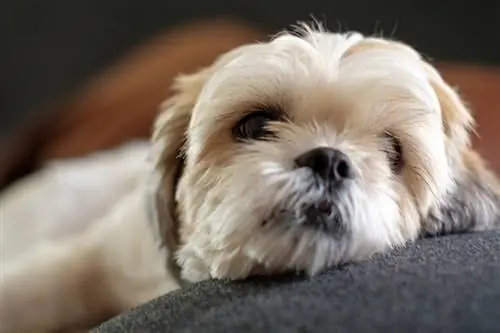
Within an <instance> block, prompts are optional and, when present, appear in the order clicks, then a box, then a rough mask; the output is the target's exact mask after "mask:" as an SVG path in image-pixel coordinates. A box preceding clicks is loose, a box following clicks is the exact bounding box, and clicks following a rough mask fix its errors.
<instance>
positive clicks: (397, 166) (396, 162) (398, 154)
mask: <svg viewBox="0 0 500 333" xmlns="http://www.w3.org/2000/svg"><path fill="white" fill-rule="evenodd" d="M385 138H386V139H387V141H388V145H387V147H388V150H387V156H388V158H389V163H390V164H391V169H392V171H393V172H394V173H396V174H399V173H400V172H401V170H402V169H403V162H404V161H403V148H402V147H401V142H400V141H399V139H398V138H396V137H395V136H394V135H393V134H391V133H385Z"/></svg>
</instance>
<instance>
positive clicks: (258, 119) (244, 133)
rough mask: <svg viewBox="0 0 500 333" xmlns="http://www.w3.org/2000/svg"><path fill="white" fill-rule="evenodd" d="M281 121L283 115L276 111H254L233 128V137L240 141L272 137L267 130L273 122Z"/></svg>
mask: <svg viewBox="0 0 500 333" xmlns="http://www.w3.org/2000/svg"><path fill="white" fill-rule="evenodd" d="M279 120H281V113H280V112H279V111H278V110H274V109H261V110H257V111H253V112H251V113H249V114H247V115H246V116H244V117H243V118H241V119H240V120H239V121H238V122H237V123H236V125H235V126H234V128H233V135H234V137H235V138H236V139H238V140H259V139H265V138H266V137H269V136H272V135H273V133H272V132H271V131H270V130H269V129H268V128H267V125H268V124H269V122H271V121H279Z"/></svg>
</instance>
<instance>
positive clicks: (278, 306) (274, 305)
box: [93, 232, 500, 333]
mask: <svg viewBox="0 0 500 333" xmlns="http://www.w3.org/2000/svg"><path fill="white" fill-rule="evenodd" d="M97 332H100V333H104V332H106V333H111V332H140V333H149V332H155V333H157V332H169V333H176V332H204V333H211V332H214V333H222V332H274V333H278V332H287V333H293V332H336V333H343V332H349V333H354V332H401V333H402V332H408V333H409V332H425V333H430V332H464V333H465V332H467V333H473V332H475V333H478V332H496V333H498V332H500V233H498V232H490V233H476V234H464V235H455V236H447V237H442V238H435V239H423V240H419V241H418V242H416V243H415V244H412V245H410V246H408V247H407V248H405V249H402V250H398V251H395V252H393V253H390V254H386V255H379V256H376V257H375V258H373V260H370V261H368V262H364V263H361V264H351V265H346V266H344V267H341V268H336V269H331V270H329V271H328V272H325V273H324V274H322V275H320V276H317V277H314V278H311V279H308V278H305V277H298V276H294V277H275V278H271V279H260V280H256V279H254V280H252V281H246V282H233V283H229V282H224V281H207V282H203V283H199V284H195V285H193V286H191V287H190V288H187V289H185V290H182V291H178V292H173V293H170V294H169V295H166V296H164V297H161V298H159V299H157V300H155V301H153V302H150V303H148V304H146V305H144V306H142V307H140V308H138V309H135V310H133V311H130V312H128V313H126V314H123V315H122V316H120V317H117V318H115V319H113V320H111V321H109V322H107V323H105V324H103V325H102V326H101V327H100V328H98V329H96V330H94V331H93V333H97Z"/></svg>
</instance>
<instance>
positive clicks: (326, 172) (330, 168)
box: [295, 147, 353, 181]
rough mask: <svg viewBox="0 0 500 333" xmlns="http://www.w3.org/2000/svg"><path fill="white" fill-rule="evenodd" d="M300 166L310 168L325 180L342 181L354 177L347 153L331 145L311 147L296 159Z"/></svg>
mask: <svg viewBox="0 0 500 333" xmlns="http://www.w3.org/2000/svg"><path fill="white" fill-rule="evenodd" d="M295 164H296V165H297V167H299V168H304V167H306V168H310V169H311V170H312V171H313V172H314V173H316V174H317V175H319V176H320V177H322V178H323V179H324V180H330V181H341V180H344V179H349V178H352V177H353V169H352V165H351V162H350V160H349V158H348V157H347V155H346V154H344V153H343V152H341V151H340V150H337V149H333V148H329V147H318V148H314V149H311V150H309V151H307V152H305V153H303V154H302V155H300V156H299V157H297V158H296V159H295Z"/></svg>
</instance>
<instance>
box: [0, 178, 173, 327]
mask: <svg viewBox="0 0 500 333" xmlns="http://www.w3.org/2000/svg"><path fill="white" fill-rule="evenodd" d="M143 193H144V191H143V189H142V188H139V189H138V190H137V191H136V192H133V193H131V194H130V195H129V196H128V197H126V198H124V199H123V200H122V201H121V202H119V203H118V204H117V206H116V207H115V208H114V209H113V210H112V211H111V213H110V214H109V216H107V217H106V218H104V219H102V220H100V221H96V223H94V224H93V227H92V228H91V229H90V230H88V232H86V233H84V234H83V235H79V236H75V237H73V238H68V239H65V240H62V241H58V242H55V243H52V244H48V245H45V246H43V247H39V248H37V249H36V251H33V252H30V253H28V254H27V255H25V256H23V258H21V259H19V260H18V261H16V262H15V263H14V264H10V265H8V266H7V267H4V270H3V276H2V281H1V287H0V332H1V333H18V332H44V331H45V332H52V331H56V330H67V329H70V330H74V329H78V328H89V327H91V326H93V325H95V324H98V323H99V322H101V321H102V320H105V319H107V318H108V317H110V316H112V315H115V314H117V313H119V312H121V311H124V310H126V309H128V308H130V307H134V306H137V305H139V304H141V303H143V302H146V301H148V300H150V299H152V298H155V297H157V296H159V295H162V294H164V293H166V292H168V291H170V290H173V289H176V288H178V284H177V282H176V281H175V279H174V277H173V276H171V275H170V273H169V272H168V271H167V270H166V268H165V267H166V255H167V253H166V252H164V250H160V248H159V245H158V242H157V238H156V235H155V234H154V229H153V228H152V226H150V225H149V223H148V219H147V216H146V211H145V202H144V195H143Z"/></svg>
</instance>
